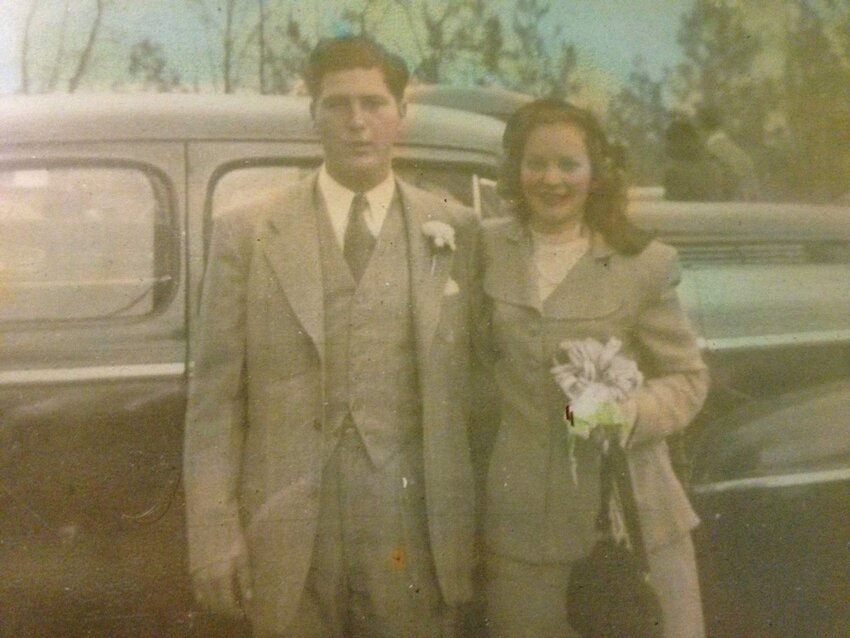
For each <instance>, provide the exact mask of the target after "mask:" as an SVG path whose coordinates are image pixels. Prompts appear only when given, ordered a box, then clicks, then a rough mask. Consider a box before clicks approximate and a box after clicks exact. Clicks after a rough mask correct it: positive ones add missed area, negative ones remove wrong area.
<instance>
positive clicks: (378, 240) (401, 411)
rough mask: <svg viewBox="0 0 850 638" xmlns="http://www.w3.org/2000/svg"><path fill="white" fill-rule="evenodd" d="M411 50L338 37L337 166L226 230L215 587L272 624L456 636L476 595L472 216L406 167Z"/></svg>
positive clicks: (198, 422)
mask: <svg viewBox="0 0 850 638" xmlns="http://www.w3.org/2000/svg"><path fill="white" fill-rule="evenodd" d="M407 78H408V73H407V69H406V67H405V65H404V62H403V61H401V60H400V59H399V58H397V57H395V56H393V55H390V54H388V53H387V52H386V51H385V50H384V49H383V48H382V47H381V46H379V45H378V44H376V43H375V42H374V41H371V40H369V39H368V38H365V37H359V36H358V37H345V38H337V39H332V40H325V41H322V42H320V43H319V45H318V46H317V47H316V50H315V51H314V52H313V53H312V55H311V57H310V60H309V63H308V67H307V71H306V73H305V81H306V84H307V86H308V88H309V90H310V93H311V97H312V103H311V113H312V116H313V119H314V122H315V126H316V129H317V131H318V133H319V135H320V138H321V142H322V145H323V148H324V156H325V161H324V164H323V165H322V167H321V168H320V169H319V171H318V172H317V173H316V174H313V175H311V176H310V177H309V178H308V179H306V180H304V181H302V182H300V183H298V184H296V185H295V186H294V187H291V188H289V189H287V190H285V191H282V192H281V193H279V194H276V195H273V196H268V195H264V196H263V197H262V198H261V200H260V201H258V202H256V203H255V204H253V205H250V206H243V207H242V208H241V209H239V210H235V211H233V212H231V213H229V214H226V215H224V216H223V217H222V218H221V219H220V220H217V221H216V226H215V229H214V232H213V239H212V244H211V250H210V257H209V266H208V271H207V274H206V278H205V281H204V290H203V295H202V301H201V309H200V330H199V335H198V337H197V342H196V345H195V350H194V359H195V365H194V372H193V377H192V379H191V383H190V391H189V404H188V411H187V423H186V446H185V467H184V475H185V483H186V497H187V518H188V521H187V522H188V538H189V550H190V568H191V570H192V577H193V583H194V587H195V592H196V595H197V597H198V598H199V600H200V601H201V602H202V603H203V604H205V605H207V606H208V607H210V608H211V609H213V610H217V611H221V612H226V613H231V614H238V613H242V611H243V610H244V613H246V614H247V616H248V618H249V620H250V621H251V624H252V627H253V630H254V633H255V635H257V636H316V637H319V636H321V637H325V636H370V637H371V636H441V635H447V634H450V633H451V631H452V627H453V626H454V625H455V624H456V618H457V609H458V607H459V606H460V605H461V604H463V603H464V602H466V601H467V600H469V598H470V597H471V583H470V580H471V576H470V571H471V564H472V545H473V528H474V522H473V485H472V472H471V468H470V459H469V446H468V440H467V430H466V421H467V419H468V415H469V412H470V410H469V401H470V397H469V396H468V394H469V393H468V387H469V383H468V375H469V356H468V351H469V329H470V328H469V326H470V317H471V313H472V311H473V308H472V305H473V301H472V297H471V294H470V293H471V290H472V285H471V284H472V280H471V278H472V274H473V270H474V268H473V264H474V261H475V259H474V256H473V253H474V251H475V242H476V237H477V231H476V222H475V218H474V217H473V216H472V214H471V213H470V212H469V211H467V210H464V209H462V208H459V207H454V206H451V205H448V204H446V203H445V201H444V200H443V199H439V198H437V197H435V196H432V195H430V194H428V193H425V192H423V191H420V190H418V189H416V188H413V187H412V186H410V185H407V184H405V183H404V182H403V181H401V180H399V179H398V178H397V177H396V176H395V175H394V173H393V171H392V167H391V157H392V148H393V144H394V142H395V140H396V137H397V134H398V131H399V128H400V125H401V121H402V118H403V116H404V113H405V106H404V103H403V99H402V96H403V93H404V88H405V85H406V82H407Z"/></svg>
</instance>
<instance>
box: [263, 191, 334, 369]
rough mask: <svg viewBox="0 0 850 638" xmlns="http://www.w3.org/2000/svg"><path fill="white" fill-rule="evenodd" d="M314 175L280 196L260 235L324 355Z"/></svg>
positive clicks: (294, 305) (282, 283)
mask: <svg viewBox="0 0 850 638" xmlns="http://www.w3.org/2000/svg"><path fill="white" fill-rule="evenodd" d="M315 184H316V179H315V176H313V178H312V179H305V180H303V181H301V182H300V183H299V184H298V185H297V186H296V187H295V188H293V189H291V190H288V191H287V193H286V198H285V199H283V198H281V205H280V206H279V207H278V211H277V212H276V213H275V214H273V215H272V216H271V217H270V218H269V220H268V226H267V228H266V229H265V232H264V233H263V234H262V235H261V236H260V241H261V242H262V246H263V250H264V252H265V255H266V258H267V259H268V261H269V264H270V265H271V268H272V271H273V272H274V273H275V276H276V277H277V280H278V282H279V284H280V287H281V289H282V290H283V292H284V293H285V294H286V298H287V300H288V301H289V304H290V305H291V306H292V309H293V311H294V312H295V315H296V316H297V317H298V320H299V321H300V322H301V325H302V326H303V327H304V330H305V332H306V333H307V334H308V335H309V336H310V338H311V339H312V340H313V343H315V344H316V348H317V350H318V351H319V355H320V356H324V342H325V329H324V327H325V326H324V299H323V285H322V271H321V262H320V255H319V234H318V233H319V231H318V224H317V219H316V215H317V212H318V211H317V203H316V196H315Z"/></svg>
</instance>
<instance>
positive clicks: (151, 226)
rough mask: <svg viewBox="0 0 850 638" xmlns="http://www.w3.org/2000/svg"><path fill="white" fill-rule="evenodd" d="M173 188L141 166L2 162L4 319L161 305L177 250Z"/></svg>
mask: <svg viewBox="0 0 850 638" xmlns="http://www.w3.org/2000/svg"><path fill="white" fill-rule="evenodd" d="M164 192H165V188H164V184H163V183H162V180H160V179H159V178H158V177H156V176H155V175H153V174H149V173H147V172H146V171H144V170H142V169H140V168H136V167H114V166H64V165H62V166H44V167H31V166H27V167H26V168H11V169H2V170H0V321H5V322H8V321H44V320H54V321H55V320H81V319H109V318H118V317H138V316H141V315H145V314H149V313H151V312H153V311H154V310H155V308H156V306H157V304H158V302H159V300H160V299H161V298H162V296H163V294H164V293H165V292H167V290H169V289H170V282H171V281H172V280H173V275H174V268H175V265H176V259H177V258H176V254H175V252H174V251H173V250H172V248H171V247H172V246H173V243H172V239H173V229H172V228H171V224H170V219H171V215H170V211H169V210H168V205H167V197H165V196H164Z"/></svg>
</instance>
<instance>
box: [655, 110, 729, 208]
mask: <svg viewBox="0 0 850 638" xmlns="http://www.w3.org/2000/svg"><path fill="white" fill-rule="evenodd" d="M664 150H665V153H666V154H667V158H668V161H667V166H666V168H665V170H664V199H668V200H673V201H695V202H700V201H702V202H716V201H723V200H728V199H732V198H733V196H734V189H735V182H736V180H735V177H734V176H733V175H732V173H731V171H729V170H728V169H727V168H726V167H725V166H724V165H723V164H721V163H720V161H719V160H717V159H716V158H714V157H712V156H711V155H709V154H708V153H707V152H706V150H705V147H704V146H703V142H702V139H701V138H700V135H699V131H698V130H697V128H696V126H694V124H693V123H692V122H691V121H690V120H688V119H684V118H676V119H674V120H673V121H672V122H671V123H670V125H669V126H668V127H667V130H666V132H665V134H664Z"/></svg>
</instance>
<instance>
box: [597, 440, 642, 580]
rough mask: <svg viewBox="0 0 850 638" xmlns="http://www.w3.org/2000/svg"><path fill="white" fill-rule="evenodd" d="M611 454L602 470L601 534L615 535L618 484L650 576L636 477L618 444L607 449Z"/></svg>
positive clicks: (633, 538)
mask: <svg viewBox="0 0 850 638" xmlns="http://www.w3.org/2000/svg"><path fill="white" fill-rule="evenodd" d="M607 447H608V449H607V451H603V452H602V464H601V468H600V481H599V483H600V489H599V492H600V504H599V514H598V515H597V517H596V528H597V530H599V531H602V532H606V533H609V534H610V533H611V511H610V507H611V494H612V491H613V485H614V483H615V482H616V484H617V491H618V493H619V497H620V504H621V505H622V507H623V519H624V522H625V524H626V531H627V532H628V534H629V540H630V541H631V545H632V551H633V552H634V555H635V558H636V559H637V561H638V564H639V565H640V568H641V569H642V570H643V571H644V573H649V559H648V558H647V554H646V545H645V544H644V541H643V530H642V529H641V526H640V519H639V518H638V509H637V501H636V500H635V492H634V488H633V486H632V477H631V474H630V472H629V463H628V460H627V459H626V451H625V450H624V449H623V448H622V447H620V445H619V444H617V443H616V442H611V443H609V445H608V446H607Z"/></svg>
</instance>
